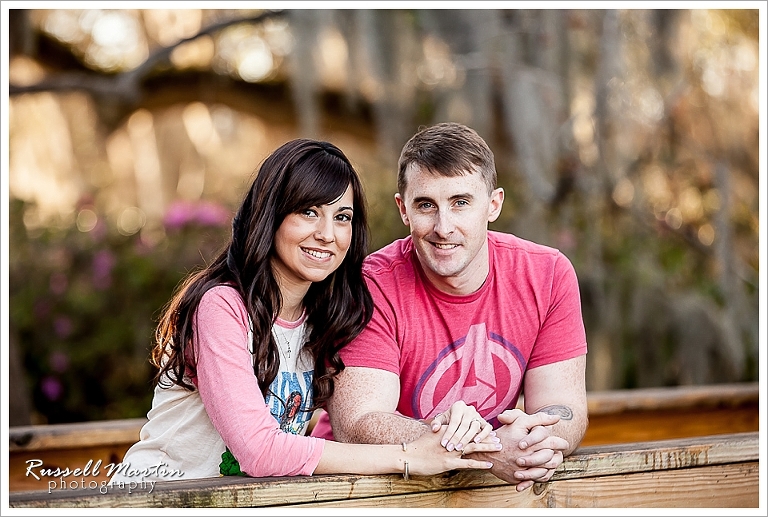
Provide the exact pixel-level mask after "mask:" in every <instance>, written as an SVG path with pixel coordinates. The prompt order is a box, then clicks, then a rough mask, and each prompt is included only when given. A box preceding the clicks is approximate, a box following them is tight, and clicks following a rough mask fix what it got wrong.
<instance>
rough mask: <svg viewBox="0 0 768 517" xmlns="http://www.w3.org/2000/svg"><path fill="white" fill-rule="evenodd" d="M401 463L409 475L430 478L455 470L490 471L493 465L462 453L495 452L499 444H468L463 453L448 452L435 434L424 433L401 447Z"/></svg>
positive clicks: (488, 442) (499, 446) (499, 448)
mask: <svg viewBox="0 0 768 517" xmlns="http://www.w3.org/2000/svg"><path fill="white" fill-rule="evenodd" d="M403 449H404V450H403V452H402V453H401V454H402V455H403V456H402V457H403V461H407V462H408V470H409V475H416V476H431V475H434V474H440V473H441V472H447V471H449V470H455V469H486V470H487V469H490V468H491V467H493V463H492V462H490V461H484V460H474V459H469V458H467V457H464V453H466V454H470V453H472V452H496V451H499V450H501V443H494V442H490V441H486V442H481V443H470V444H469V445H467V446H466V448H465V450H464V451H458V450H453V451H448V450H446V448H445V447H443V446H442V445H441V444H440V437H439V435H437V434H436V433H424V434H423V435H421V437H420V438H419V439H418V440H416V441H413V442H411V443H408V444H405V445H403Z"/></svg>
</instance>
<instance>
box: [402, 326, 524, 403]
mask: <svg viewBox="0 0 768 517" xmlns="http://www.w3.org/2000/svg"><path fill="white" fill-rule="evenodd" d="M524 371H525V359H524V358H523V356H522V354H520V351H519V350H518V349H517V348H516V347H515V346H514V345H513V344H512V343H510V342H508V341H506V340H504V338H502V337H501V336H499V335H497V334H493V333H491V334H488V333H487V332H486V330H485V324H484V323H482V324H478V325H473V326H471V327H470V328H469V332H468V333H467V335H466V337H464V338H462V339H459V340H457V341H456V342H454V343H451V344H450V345H448V346H447V347H446V348H445V349H443V351H442V352H441V353H440V354H439V355H438V357H437V359H436V360H435V361H434V362H433V363H432V364H431V365H430V366H429V368H427V369H426V371H425V372H424V374H423V375H422V377H421V379H420V380H419V383H418V384H417V386H416V390H415V391H414V394H413V399H412V400H411V405H412V410H413V415H414V416H415V417H416V418H431V417H433V416H434V415H436V414H437V413H440V412H442V411H445V410H446V409H448V408H450V407H451V404H453V403H454V402H456V401H457V400H463V401H464V402H466V403H467V404H468V405H472V406H475V408H477V410H478V412H479V413H480V414H481V415H483V416H484V417H485V416H487V415H492V416H494V417H495V416H496V415H498V414H499V413H501V412H502V411H504V410H505V409H508V408H510V407H512V406H511V405H512V403H513V402H514V401H516V399H517V395H518V393H519V390H520V383H521V381H522V378H523V372H524Z"/></svg>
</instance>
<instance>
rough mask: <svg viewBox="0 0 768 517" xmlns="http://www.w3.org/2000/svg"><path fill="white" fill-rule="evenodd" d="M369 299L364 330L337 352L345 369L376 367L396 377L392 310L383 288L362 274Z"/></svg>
mask: <svg viewBox="0 0 768 517" xmlns="http://www.w3.org/2000/svg"><path fill="white" fill-rule="evenodd" d="M365 278H366V282H367V284H368V289H369V290H370V292H371V297H372V298H373V304H374V309H373V315H372V317H371V321H370V322H369V323H368V325H366V327H365V329H364V330H363V331H362V332H361V333H360V334H359V335H358V336H357V337H356V338H355V339H354V340H352V342H351V343H349V344H348V345H347V346H345V347H344V348H342V349H341V352H340V355H341V358H342V360H343V361H344V365H345V366H359V367H366V368H378V369H380V370H386V371H388V372H392V373H394V374H397V375H399V374H400V346H399V345H398V342H397V324H396V318H395V311H394V308H393V307H392V304H391V302H390V301H389V299H388V298H387V297H386V296H385V295H384V291H383V289H384V287H383V286H382V285H380V284H379V282H377V281H376V280H373V279H372V278H371V277H370V276H368V275H366V277H365Z"/></svg>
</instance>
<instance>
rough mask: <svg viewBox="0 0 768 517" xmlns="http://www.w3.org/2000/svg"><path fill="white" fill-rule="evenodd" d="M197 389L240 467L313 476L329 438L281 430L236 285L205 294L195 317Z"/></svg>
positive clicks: (262, 473)
mask: <svg viewBox="0 0 768 517" xmlns="http://www.w3.org/2000/svg"><path fill="white" fill-rule="evenodd" d="M194 325H195V336H196V340H195V347H196V350H195V351H196V354H195V356H196V361H197V365H196V370H197V372H196V373H197V379H196V380H197V387H198V390H199V392H200V398H201V399H202V401H203V405H204V406H205V410H206V412H207V413H208V416H209V417H210V418H211V422H212V423H213V425H214V427H215V428H216V430H217V431H218V432H219V434H220V435H221V438H222V439H223V440H224V443H225V444H226V445H227V447H229V450H230V451H231V452H232V454H233V455H234V457H235V458H236V459H237V460H238V462H239V463H240V469H241V470H242V471H243V472H245V473H246V474H248V475H250V476H253V477H264V476H295V475H311V474H312V472H314V470H315V468H316V467H317V464H318V463H319V462H320V456H321V455H322V452H323V448H324V443H325V442H324V440H322V439H320V438H313V437H309V436H298V435H294V434H291V433H285V432H283V431H281V430H280V427H279V425H278V423H277V420H275V418H274V417H273V416H272V415H271V413H270V411H269V408H268V406H267V404H266V402H265V401H264V397H263V396H262V394H261V391H260V389H259V385H258V381H257V379H256V376H255V375H254V372H253V368H252V367H251V364H252V359H251V354H250V352H249V350H248V347H249V343H248V315H247V311H246V309H245V306H244V304H243V302H242V299H241V298H240V296H239V295H238V294H237V292H236V291H235V290H234V289H231V288H229V287H215V288H213V289H211V290H209V291H208V292H207V293H205V295H204V296H203V298H202V300H201V302H200V306H199V308H198V310H197V313H196V317H195V320H194Z"/></svg>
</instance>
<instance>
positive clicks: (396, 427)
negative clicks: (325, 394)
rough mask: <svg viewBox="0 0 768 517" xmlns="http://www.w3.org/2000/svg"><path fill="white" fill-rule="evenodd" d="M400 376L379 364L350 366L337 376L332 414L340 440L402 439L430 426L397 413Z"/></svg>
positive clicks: (409, 438)
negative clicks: (364, 366)
mask: <svg viewBox="0 0 768 517" xmlns="http://www.w3.org/2000/svg"><path fill="white" fill-rule="evenodd" d="M399 399H400V379H399V378H398V376H397V375H396V374H394V373H392V372H389V371H386V370H380V369H378V368H363V367H347V368H345V369H344V371H343V372H341V373H340V374H339V375H338V376H337V377H336V380H335V388H334V391H333V397H331V399H330V400H329V401H328V416H329V418H330V421H331V428H332V429H333V435H334V437H335V438H336V440H338V441H340V442H350V443H378V444H386V443H401V442H404V441H405V442H411V441H414V440H416V439H417V438H418V437H419V436H421V435H422V434H424V433H426V432H428V431H429V430H430V428H429V426H427V425H426V424H424V423H422V422H420V421H418V420H415V419H412V418H407V417H404V416H401V415H398V414H396V411H397V403H398V401H399Z"/></svg>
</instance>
